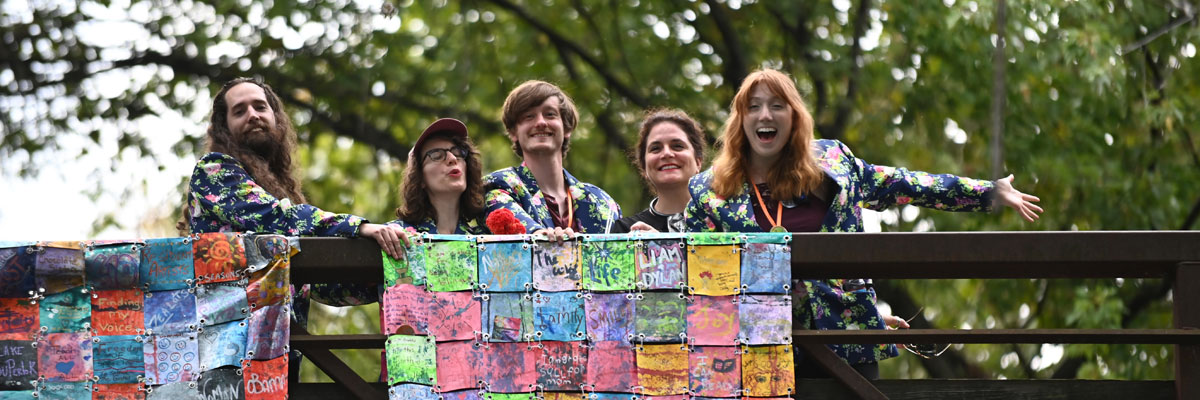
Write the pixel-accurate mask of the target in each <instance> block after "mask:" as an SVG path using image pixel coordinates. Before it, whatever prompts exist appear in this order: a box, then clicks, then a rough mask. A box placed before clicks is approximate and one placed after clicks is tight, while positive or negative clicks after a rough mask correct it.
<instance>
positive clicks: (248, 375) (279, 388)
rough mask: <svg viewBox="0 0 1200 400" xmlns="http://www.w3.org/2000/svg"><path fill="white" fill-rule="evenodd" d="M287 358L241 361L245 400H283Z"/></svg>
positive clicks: (286, 386) (286, 384)
mask: <svg viewBox="0 0 1200 400" xmlns="http://www.w3.org/2000/svg"><path fill="white" fill-rule="evenodd" d="M287 367H288V357H287V355H286V354H284V355H283V356H282V357H279V358H276V359H273V360H267V361H258V360H245V361H242V382H243V383H245V385H246V400H285V399H287V394H288V369H287Z"/></svg>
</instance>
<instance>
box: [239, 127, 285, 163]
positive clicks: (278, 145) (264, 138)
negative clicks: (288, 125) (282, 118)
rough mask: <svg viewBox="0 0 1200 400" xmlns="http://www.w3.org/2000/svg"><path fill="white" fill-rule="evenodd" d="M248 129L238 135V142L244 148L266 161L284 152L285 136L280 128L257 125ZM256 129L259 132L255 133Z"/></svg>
mask: <svg viewBox="0 0 1200 400" xmlns="http://www.w3.org/2000/svg"><path fill="white" fill-rule="evenodd" d="M248 128H249V129H247V130H246V131H245V132H243V133H242V134H239V135H237V141H238V143H239V144H241V145H242V146H245V147H246V148H247V149H250V151H253V152H254V153H255V154H258V155H259V156H261V157H262V158H265V159H271V158H272V157H271V156H272V155H274V154H275V153H277V152H279V151H281V150H282V148H283V137H282V136H283V135H282V134H281V133H280V132H279V129H278V127H273V126H266V125H257V126H253V127H248ZM256 129H259V131H255V130H256Z"/></svg>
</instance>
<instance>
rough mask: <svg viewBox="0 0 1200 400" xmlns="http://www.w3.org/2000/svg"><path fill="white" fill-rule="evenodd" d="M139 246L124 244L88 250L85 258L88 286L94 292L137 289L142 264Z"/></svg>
mask: <svg viewBox="0 0 1200 400" xmlns="http://www.w3.org/2000/svg"><path fill="white" fill-rule="evenodd" d="M138 246H139V245H135V244H122V245H114V246H104V247H97V248H92V249H90V250H88V251H87V252H86V253H85V254H84V257H83V264H84V269H86V270H87V284H88V286H91V287H92V289H94V290H117V289H129V288H134V287H137V286H138V278H139V275H138V274H139V273H140V272H139V270H140V268H141V262H142V253H141V251H140V250H138Z"/></svg>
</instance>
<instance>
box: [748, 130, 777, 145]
mask: <svg viewBox="0 0 1200 400" xmlns="http://www.w3.org/2000/svg"><path fill="white" fill-rule="evenodd" d="M754 134H755V135H756V136H758V140H761V141H764V142H770V141H772V140H775V136H777V135H778V134H779V133H778V132H777V131H776V130H775V128H758V130H757V131H754Z"/></svg>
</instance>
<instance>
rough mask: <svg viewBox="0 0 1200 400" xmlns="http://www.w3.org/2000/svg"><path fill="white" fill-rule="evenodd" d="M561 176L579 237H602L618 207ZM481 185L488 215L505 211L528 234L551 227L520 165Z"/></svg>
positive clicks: (566, 174)
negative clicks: (507, 210)
mask: <svg viewBox="0 0 1200 400" xmlns="http://www.w3.org/2000/svg"><path fill="white" fill-rule="evenodd" d="M563 176H564V177H565V178H566V184H567V189H568V191H570V193H571V199H572V202H574V205H575V222H576V223H578V225H579V228H580V232H579V233H604V230H605V227H606V226H609V225H610V222H609V221H610V220H611V221H612V223H615V222H616V220H618V219H620V218H621V206H619V205H617V202H616V201H614V200H613V198H612V196H609V195H608V193H605V192H604V190H602V189H600V188H598V187H596V186H595V185H592V184H590V183H583V182H580V181H579V180H578V179H575V177H574V176H571V174H570V173H569V172H567V170H565V169H564V170H563ZM483 185H484V189H486V190H487V199H486V207H487V212H488V213H489V214H490V213H491V212H492V211H495V210H498V209H500V208H501V207H503V208H507V209H509V211H512V212H513V215H515V216H516V217H517V219H519V220H521V223H522V224H524V225H525V230H526V231H528V232H530V233H532V232H533V231H536V230H538V229H542V228H545V227H553V226H554V221H553V220H551V218H550V211H549V210H548V209H547V208H546V201H545V197H543V196H542V191H541V189H539V188H538V184H537V180H535V179H534V178H533V172H531V171H530V170H529V168H527V167H525V164H524V163H522V164H521V165H520V166H517V167H511V168H505V169H502V170H499V171H496V172H493V173H491V174H488V175H487V176H485V177H483Z"/></svg>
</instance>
